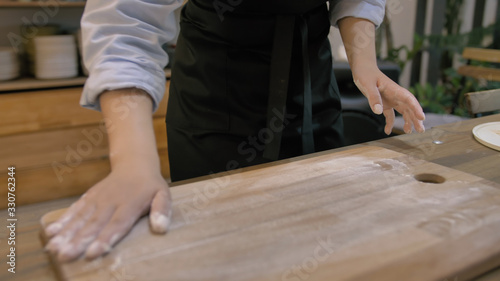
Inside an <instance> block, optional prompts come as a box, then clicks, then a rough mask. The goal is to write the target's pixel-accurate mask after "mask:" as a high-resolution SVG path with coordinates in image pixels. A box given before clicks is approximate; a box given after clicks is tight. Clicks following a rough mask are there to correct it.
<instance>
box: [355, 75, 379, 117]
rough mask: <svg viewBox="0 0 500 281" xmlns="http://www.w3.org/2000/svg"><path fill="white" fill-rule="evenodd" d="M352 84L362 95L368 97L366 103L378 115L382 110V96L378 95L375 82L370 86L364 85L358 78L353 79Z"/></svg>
mask: <svg viewBox="0 0 500 281" xmlns="http://www.w3.org/2000/svg"><path fill="white" fill-rule="evenodd" d="M354 84H355V85H356V87H358V89H359V90H360V91H361V93H363V95H364V96H365V97H366V98H367V99H368V103H369V104H370V108H371V109H372V111H373V113H375V114H377V115H380V114H382V112H383V111H384V107H383V103H382V97H381V96H380V92H379V91H378V88H377V85H376V83H374V84H373V85H372V86H365V85H364V83H362V82H361V81H360V80H358V79H355V80H354Z"/></svg>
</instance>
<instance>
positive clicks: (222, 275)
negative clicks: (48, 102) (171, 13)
mask: <svg viewBox="0 0 500 281" xmlns="http://www.w3.org/2000/svg"><path fill="white" fill-rule="evenodd" d="M422 181H424V182H422ZM171 190H172V195H173V199H174V201H173V202H174V207H173V211H174V212H173V222H172V225H171V228H170V231H169V233H168V234H167V235H165V236H161V235H153V234H151V233H150V232H149V229H148V223H147V219H146V218H143V219H141V220H140V221H139V222H138V225H137V226H136V227H135V228H134V229H133V230H132V231H131V233H130V234H129V235H128V236H127V237H126V238H125V239H124V240H123V241H121V242H120V243H119V245H118V246H117V247H116V248H115V249H114V250H113V251H112V252H111V253H110V254H108V255H107V256H105V257H104V258H99V259H97V260H95V261H91V262H89V261H85V260H84V259H80V260H77V261H75V262H73V263H69V264H60V263H57V262H54V265H55V268H56V269H57V271H58V273H59V276H60V278H61V280H75V281H76V280H120V281H124V280H190V281H191V280H231V281H237V280H290V281H298V280H306V279H307V280H383V281H391V280H394V281H396V280H397V281H401V280H405V281H410V280H418V281H425V280H440V281H442V280H454V281H455V280H460V281H462V280H466V279H467V278H469V277H470V276H472V275H476V274H479V273H481V272H482V271H485V270H487V269H489V268H491V267H493V266H495V265H496V263H497V262H500V261H499V257H500V187H499V185H498V184H495V183H492V182H488V181H486V180H483V179H481V178H478V177H476V176H473V175H470V174H466V173H463V172H460V171H457V170H453V169H450V168H446V167H443V166H440V165H437V164H433V163H429V162H426V161H423V160H418V159H413V158H410V157H409V156H407V155H403V154H400V153H397V152H394V151H391V150H387V149H383V148H377V147H363V148H359V149H352V150H347V151H343V152H337V153H329V152H325V153H320V154H316V156H314V157H303V158H301V160H300V159H299V160H297V159H296V160H294V161H289V162H287V163H284V164H280V165H274V166H269V167H266V168H262V169H250V170H247V171H244V172H238V173H234V174H232V175H226V176H224V175H223V176H221V177H218V178H212V179H208V180H204V181H201V182H193V183H188V184H184V185H181V186H177V187H173V188H172V189H171ZM60 214H61V211H60V210H59V211H56V212H52V213H49V214H47V215H45V216H44V217H43V218H42V225H47V224H48V223H50V222H52V221H54V220H55V219H56V218H57V217H58V216H59V215H60Z"/></svg>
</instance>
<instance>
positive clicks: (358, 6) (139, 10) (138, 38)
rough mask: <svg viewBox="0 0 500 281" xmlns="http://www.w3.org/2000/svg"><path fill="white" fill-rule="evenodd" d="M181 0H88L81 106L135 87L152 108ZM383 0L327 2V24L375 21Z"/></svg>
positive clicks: (160, 91)
mask: <svg viewBox="0 0 500 281" xmlns="http://www.w3.org/2000/svg"><path fill="white" fill-rule="evenodd" d="M182 4H183V0H106V1H99V0H88V1H87V4H86V6H85V12H84V14H83V17H82V21H81V27H82V44H83V58H84V63H85V66H86V67H87V68H88V70H89V73H90V75H89V77H88V79H87V82H86V83H85V86H84V89H83V93H82V96H81V99H80V104H81V105H82V106H83V107H86V108H90V109H94V110H98V111H100V110H101V107H100V103H99V94H101V93H102V92H103V91H106V90H116V89H122V88H132V87H134V88H139V89H142V90H144V91H146V92H147V93H148V94H149V95H150V96H151V98H152V100H153V111H156V109H157V108H158V104H159V103H160V101H161V99H162V97H163V94H164V93H165V73H164V71H163V68H164V67H165V65H167V63H168V56H167V55H166V53H165V52H164V50H163V49H162V45H163V44H165V43H167V42H170V41H172V40H173V39H174V38H175V36H176V34H177V30H176V29H177V22H176V17H175V15H174V11H175V10H176V9H178V8H179V7H180V6H181V5H182ZM384 7H385V0H331V1H330V17H331V22H332V25H334V26H336V25H337V22H338V20H340V19H342V18H344V17H357V18H364V19H367V20H370V21H371V22H373V23H374V24H375V25H377V26H378V25H380V23H381V22H382V20H383V17H384Z"/></svg>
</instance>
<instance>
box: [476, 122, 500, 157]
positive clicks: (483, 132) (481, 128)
mask: <svg viewBox="0 0 500 281" xmlns="http://www.w3.org/2000/svg"><path fill="white" fill-rule="evenodd" d="M472 134H474V137H475V138H476V140H477V141H478V142H480V143H481V144H483V145H485V146H487V147H490V148H493V149H496V150H499V151H500V122H490V123H484V124H481V125H477V126H476V127H474V129H472Z"/></svg>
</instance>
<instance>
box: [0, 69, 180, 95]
mask: <svg viewBox="0 0 500 281" xmlns="http://www.w3.org/2000/svg"><path fill="white" fill-rule="evenodd" d="M164 71H165V77H166V78H167V79H170V75H171V70H170V68H166V69H165V70H164ZM86 80H87V77H84V76H80V77H75V78H68V79H51V80H39V79H35V78H19V79H16V80H12V81H0V93H2V92H9V91H24V90H38V89H47V88H61V87H71V86H82V85H83V84H85V81H86Z"/></svg>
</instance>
